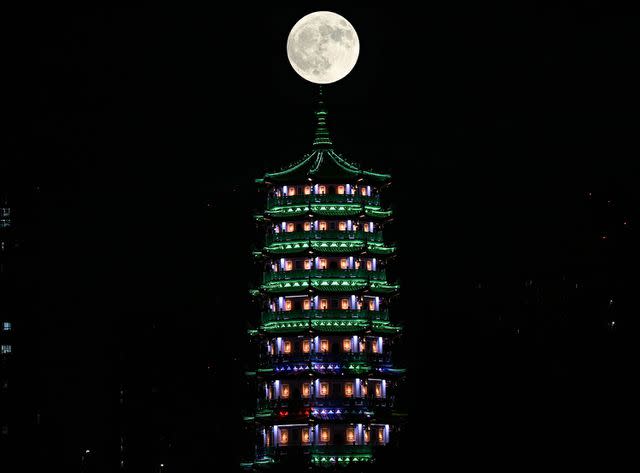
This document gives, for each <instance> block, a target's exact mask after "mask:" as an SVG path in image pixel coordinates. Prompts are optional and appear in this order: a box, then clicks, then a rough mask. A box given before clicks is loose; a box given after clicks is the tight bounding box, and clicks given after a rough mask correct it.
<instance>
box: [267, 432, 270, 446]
mask: <svg viewBox="0 0 640 473" xmlns="http://www.w3.org/2000/svg"><path fill="white" fill-rule="evenodd" d="M270 446H271V433H270V432H269V433H267V447H270Z"/></svg>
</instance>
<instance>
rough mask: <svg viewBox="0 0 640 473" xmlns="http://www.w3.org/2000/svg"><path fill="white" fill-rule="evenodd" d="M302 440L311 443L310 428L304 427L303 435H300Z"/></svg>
mask: <svg viewBox="0 0 640 473" xmlns="http://www.w3.org/2000/svg"><path fill="white" fill-rule="evenodd" d="M300 440H302V443H309V430H308V429H302V436H301V437H300Z"/></svg>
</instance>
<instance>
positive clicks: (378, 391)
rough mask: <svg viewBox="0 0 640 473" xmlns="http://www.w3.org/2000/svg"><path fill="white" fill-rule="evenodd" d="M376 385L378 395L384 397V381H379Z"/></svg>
mask: <svg viewBox="0 0 640 473" xmlns="http://www.w3.org/2000/svg"><path fill="white" fill-rule="evenodd" d="M375 386H376V387H375V391H376V397H382V383H381V382H380V381H378V382H376V385H375Z"/></svg>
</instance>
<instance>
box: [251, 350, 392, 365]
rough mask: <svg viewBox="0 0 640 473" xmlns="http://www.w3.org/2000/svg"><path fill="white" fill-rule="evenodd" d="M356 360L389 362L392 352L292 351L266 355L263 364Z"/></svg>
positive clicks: (345, 362)
mask: <svg viewBox="0 0 640 473" xmlns="http://www.w3.org/2000/svg"><path fill="white" fill-rule="evenodd" d="M355 361H363V362H370V363H389V362H391V353H370V352H359V353H358V352H339V353H291V354H278V355H265V357H264V358H263V359H262V360H261V366H271V365H274V364H280V363H311V362H316V363H342V364H348V363H352V362H355Z"/></svg>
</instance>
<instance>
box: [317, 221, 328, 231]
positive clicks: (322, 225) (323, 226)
mask: <svg viewBox="0 0 640 473" xmlns="http://www.w3.org/2000/svg"><path fill="white" fill-rule="evenodd" d="M318 228H319V229H320V231H321V232H324V231H325V230H326V229H327V222H325V221H324V220H322V221H321V222H318Z"/></svg>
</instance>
